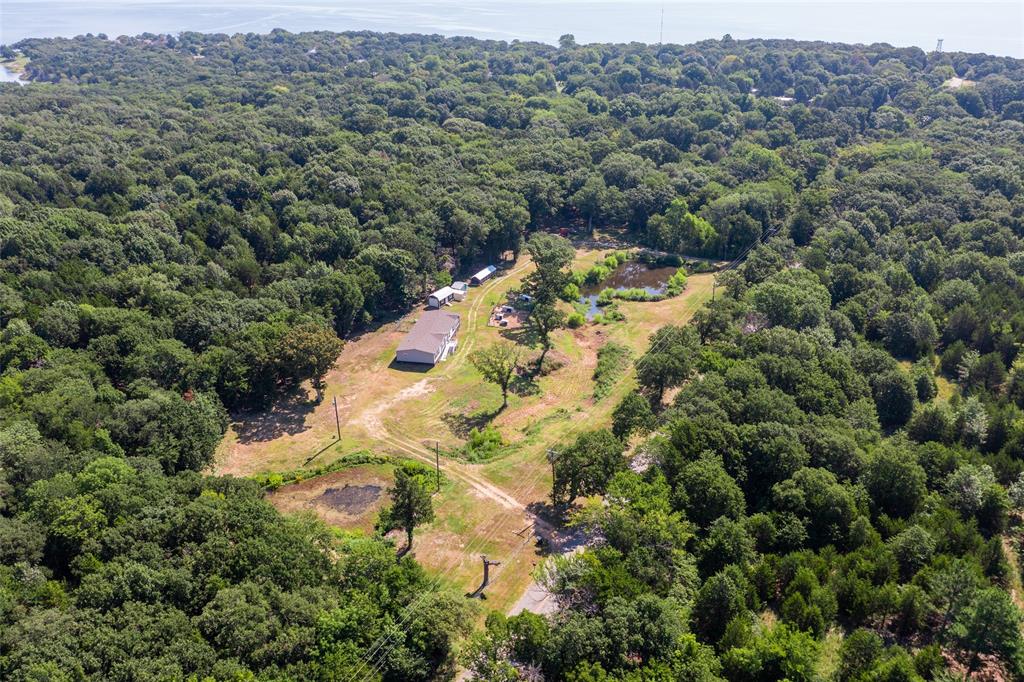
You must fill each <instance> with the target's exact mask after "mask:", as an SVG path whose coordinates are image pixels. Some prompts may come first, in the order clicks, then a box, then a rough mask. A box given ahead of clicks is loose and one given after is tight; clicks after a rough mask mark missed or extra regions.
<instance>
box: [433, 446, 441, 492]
mask: <svg viewBox="0 0 1024 682" xmlns="http://www.w3.org/2000/svg"><path fill="white" fill-rule="evenodd" d="M434 471H435V472H436V473H437V492H441V441H437V440H435V441H434Z"/></svg>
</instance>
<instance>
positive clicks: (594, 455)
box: [551, 429, 626, 505]
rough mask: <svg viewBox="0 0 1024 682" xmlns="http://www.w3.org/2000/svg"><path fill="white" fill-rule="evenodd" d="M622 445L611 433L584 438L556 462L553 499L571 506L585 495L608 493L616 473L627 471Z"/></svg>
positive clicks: (593, 433)
mask: <svg viewBox="0 0 1024 682" xmlns="http://www.w3.org/2000/svg"><path fill="white" fill-rule="evenodd" d="M622 450H623V448H622V441H620V440H619V439H618V438H616V437H615V435H614V434H612V432H611V431H609V430H607V429H598V430H597V431H588V432H586V433H582V434H580V435H579V436H578V437H577V438H576V441H575V442H574V443H573V444H572V445H570V446H568V447H565V448H563V449H562V450H561V451H560V452H558V454H557V456H556V457H555V458H554V483H553V486H552V489H551V499H552V501H553V502H554V503H555V504H556V505H570V504H572V503H573V502H574V501H575V500H576V498H578V497H579V496H581V495H595V494H598V493H601V492H604V489H605V486H607V485H608V481H610V480H611V478H612V476H614V475H615V472H617V471H621V470H623V469H624V468H625V467H626V461H625V459H624V458H623V457H622Z"/></svg>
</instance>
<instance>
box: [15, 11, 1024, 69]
mask: <svg viewBox="0 0 1024 682" xmlns="http://www.w3.org/2000/svg"><path fill="white" fill-rule="evenodd" d="M662 9H664V28H663V31H662ZM273 28H284V29H288V30H290V31H310V30H316V29H322V30H332V31H348V30H364V29H365V30H372V31H395V32H400V33H439V34H443V35H472V36H477V37H480V38H493V39H498V40H513V39H520V40H535V41H542V42H546V43H555V42H557V40H558V37H559V36H560V35H561V34H563V33H572V34H574V35H575V36H576V40H577V42H581V43H583V42H630V41H639V42H646V43H656V42H658V40H659V34H662V35H663V36H664V42H672V43H691V42H694V41H697V40H701V39H704V38H720V37H722V36H723V35H724V34H726V33H729V34H731V35H732V36H733V37H734V38H797V39H801V40H828V41H837V42H847V43H871V42H888V43H891V44H893V45H897V46H907V45H916V46H918V47H921V48H923V49H925V50H932V49H934V47H935V41H936V39H937V38H944V39H945V49H946V50H947V51H958V50H962V51H965V52H987V53H989V54H997V55H1010V56H1015V57H1024V2H1020V1H1019V0H1018V1H1013V2H1007V1H1005V0H1004V1H998V2H925V1H923V0H917V1H909V2H907V1H904V2H887V1H885V2H883V1H882V0H860V1H859V2H858V1H853V2H851V1H849V0H847V1H842V0H833V1H830V0H818V2H814V3H811V2H799V1H798V2H792V1H791V2H774V1H772V0H760V1H758V0H742V1H741V0H735V1H734V0H722V1H720V2H685V1H681V0H677V1H675V2H673V1H672V0H668V1H666V2H651V1H650V0H641V1H640V2H613V1H611V0H603V1H602V0H562V1H560V2H554V1H550V2H542V1H539V0H521V1H517V2H511V1H510V0H416V1H413V0H339V1H337V2H330V1H328V0H248V1H244V2H243V1H242V0H180V1H178V0H89V1H83V0H0V44H9V43H13V42H16V41H18V40H21V39H22V38H29V37H53V36H74V35H79V34H84V33H106V34H107V35H108V36H110V37H116V36H118V35H136V34H139V33H142V32H146V31H149V32H152V33H178V32H180V31H185V30H189V31H203V32H217V33H237V32H242V33H244V32H250V31H251V32H257V33H265V32H267V31H270V30H271V29H273Z"/></svg>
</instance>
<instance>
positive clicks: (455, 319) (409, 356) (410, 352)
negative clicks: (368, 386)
mask: <svg viewBox="0 0 1024 682" xmlns="http://www.w3.org/2000/svg"><path fill="white" fill-rule="evenodd" d="M459 324H460V319H459V316H458V314H456V313H446V312H443V311H441V310H428V311H427V312H425V313H423V315H422V316H421V317H420V319H418V320H416V324H414V325H413V327H412V329H410V330H409V333H408V334H406V335H405V338H404V339H402V342H401V343H399V344H398V350H396V351H395V360H397V361H398V362H411V363H416V364H420V365H436V364H437V363H439V362H441V361H443V360H444V359H445V358H447V357H448V354H449V353H451V352H454V350H455V347H456V345H457V343H456V341H455V333H456V332H457V331H459Z"/></svg>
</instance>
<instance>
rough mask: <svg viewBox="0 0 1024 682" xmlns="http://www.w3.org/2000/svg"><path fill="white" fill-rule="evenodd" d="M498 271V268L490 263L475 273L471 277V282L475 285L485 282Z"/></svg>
mask: <svg viewBox="0 0 1024 682" xmlns="http://www.w3.org/2000/svg"><path fill="white" fill-rule="evenodd" d="M497 271H498V268H496V267H494V266H493V265H488V266H487V267H486V268H484V269H483V270H481V271H480V272H478V273H476V274H475V275H473V277H471V278H470V280H469V283H470V284H473V285H478V284H483V283H484V282H486V281H487V280H489V279H490V278H491V277H492V276H493V275H494V273H496V272H497Z"/></svg>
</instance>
